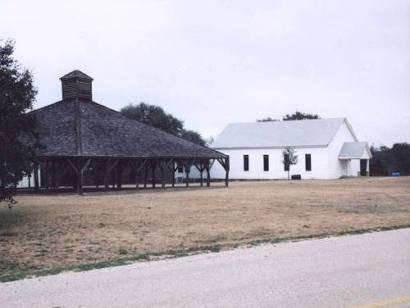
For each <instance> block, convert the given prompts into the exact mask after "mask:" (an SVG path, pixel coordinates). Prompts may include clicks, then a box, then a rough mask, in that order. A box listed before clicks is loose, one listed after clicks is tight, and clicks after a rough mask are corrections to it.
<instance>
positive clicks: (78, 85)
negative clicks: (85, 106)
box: [60, 70, 93, 101]
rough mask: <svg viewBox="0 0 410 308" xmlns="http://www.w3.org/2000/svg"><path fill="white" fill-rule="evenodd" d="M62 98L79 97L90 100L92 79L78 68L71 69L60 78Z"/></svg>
mask: <svg viewBox="0 0 410 308" xmlns="http://www.w3.org/2000/svg"><path fill="white" fill-rule="evenodd" d="M60 80H61V85H62V90H63V100H70V99H79V100H83V101H91V100H92V82H93V79H92V78H91V77H90V76H88V75H86V74H84V73H83V72H81V71H79V70H75V71H72V72H71V73H68V74H67V75H64V76H63V77H61V78H60Z"/></svg>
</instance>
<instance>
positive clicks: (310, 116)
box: [282, 111, 320, 121]
mask: <svg viewBox="0 0 410 308" xmlns="http://www.w3.org/2000/svg"><path fill="white" fill-rule="evenodd" d="M305 119H308V120H314V119H320V117H319V115H317V114H310V113H303V112H300V111H296V112H295V113H293V114H287V115H285V116H284V117H283V118H282V120H283V121H293V120H305Z"/></svg>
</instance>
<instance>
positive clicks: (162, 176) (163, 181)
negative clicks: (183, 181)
mask: <svg viewBox="0 0 410 308" xmlns="http://www.w3.org/2000/svg"><path fill="white" fill-rule="evenodd" d="M159 167H160V169H161V187H162V189H165V172H164V171H165V170H164V169H165V168H164V167H165V166H164V162H160V164H159Z"/></svg>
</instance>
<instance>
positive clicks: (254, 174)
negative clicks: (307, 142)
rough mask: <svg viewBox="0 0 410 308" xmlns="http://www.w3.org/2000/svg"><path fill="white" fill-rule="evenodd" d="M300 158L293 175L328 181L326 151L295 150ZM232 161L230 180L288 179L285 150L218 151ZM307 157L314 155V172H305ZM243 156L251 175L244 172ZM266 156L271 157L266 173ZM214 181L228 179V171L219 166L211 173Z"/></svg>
mask: <svg viewBox="0 0 410 308" xmlns="http://www.w3.org/2000/svg"><path fill="white" fill-rule="evenodd" d="M295 150H296V154H297V155H298V162H297V164H296V165H292V166H291V167H290V174H291V175H292V174H300V175H301V176H302V179H314V178H316V179H325V178H327V174H328V173H327V165H328V156H327V150H326V148H325V147H316V148H295ZM218 151H221V152H223V153H225V154H227V155H229V160H230V167H231V168H230V173H229V177H230V178H231V179H287V177H288V172H287V171H285V170H284V166H283V154H282V153H283V149H280V148H276V149H226V150H223V149H218ZM305 154H311V158H312V171H306V168H305ZM243 155H249V171H244V170H243ZM263 155H269V171H264V170H263ZM211 177H212V178H217V179H223V178H225V170H224V169H223V168H222V167H221V166H220V165H219V164H218V163H217V162H216V163H215V164H214V166H213V168H212V169H211Z"/></svg>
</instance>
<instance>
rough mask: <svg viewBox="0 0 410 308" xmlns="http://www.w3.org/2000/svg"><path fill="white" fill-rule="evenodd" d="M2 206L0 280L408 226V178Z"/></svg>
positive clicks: (239, 185) (240, 185) (249, 185)
mask: <svg viewBox="0 0 410 308" xmlns="http://www.w3.org/2000/svg"><path fill="white" fill-rule="evenodd" d="M17 200H18V204H17V205H16V206H15V207H14V208H13V209H12V210H9V209H7V207H6V206H5V205H4V204H2V205H1V207H0V280H7V279H12V278H13V277H17V278H18V277H22V276H24V275H26V274H27V273H33V272H36V271H44V270H46V271H50V272H52V271H59V270H61V269H63V268H83V269H86V268H89V267H93V266H106V265H110V264H115V263H121V260H137V259H147V258H148V257H149V256H160V255H178V254H184V253H189V252H198V251H204V250H211V251H213V250H219V249H224V248H230V247H236V246H238V245H249V244H254V243H260V242H265V241H266V242H269V241H272V242H275V241H279V240H283V239H290V238H302V237H311V236H318V235H319V236H320V235H326V234H343V233H346V232H356V231H359V230H365V229H375V228H386V229H388V228H391V227H393V228H395V227H400V226H410V178H409V177H402V178H359V179H342V180H331V181H319V180H316V181H309V180H305V181H292V182H288V181H270V182H235V183H231V185H230V187H229V188H228V189H225V188H213V189H212V188H211V189H206V188H204V189H192V190H181V189H180V190H177V191H170V190H166V191H161V190H156V191H155V192H147V191H146V192H118V193H110V194H104V193H94V194H86V195H84V196H77V195H69V194H61V195H39V196H33V195H21V196H18V197H17Z"/></svg>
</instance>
